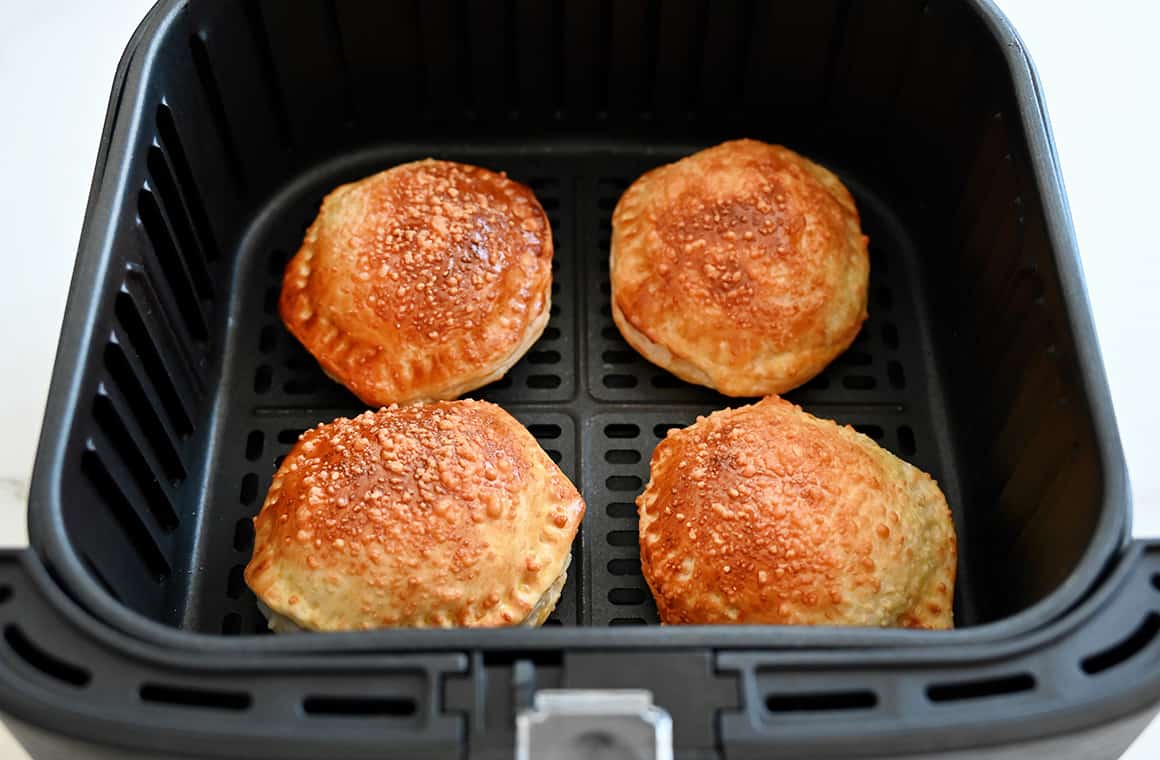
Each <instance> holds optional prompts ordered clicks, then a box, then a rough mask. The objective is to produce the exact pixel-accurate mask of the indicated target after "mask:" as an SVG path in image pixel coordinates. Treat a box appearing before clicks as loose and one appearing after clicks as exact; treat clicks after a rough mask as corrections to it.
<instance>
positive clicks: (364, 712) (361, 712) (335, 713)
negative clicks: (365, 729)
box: [302, 695, 417, 718]
mask: <svg viewBox="0 0 1160 760" xmlns="http://www.w3.org/2000/svg"><path fill="white" fill-rule="evenodd" d="M416 709H417V707H416V705H415V700H414V699H411V698H409V697H368V696H351V697H341V696H318V695H311V696H308V697H306V698H305V699H303V700H302V710H303V712H305V713H306V714H307V715H311V716H323V717H351V718H361V717H367V716H391V717H409V716H411V715H414V714H415V712H416Z"/></svg>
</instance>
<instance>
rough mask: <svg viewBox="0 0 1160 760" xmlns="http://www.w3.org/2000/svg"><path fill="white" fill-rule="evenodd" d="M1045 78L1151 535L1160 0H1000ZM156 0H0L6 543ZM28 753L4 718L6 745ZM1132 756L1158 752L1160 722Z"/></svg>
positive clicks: (1, 439) (1137, 495) (1145, 759)
mask: <svg viewBox="0 0 1160 760" xmlns="http://www.w3.org/2000/svg"><path fill="white" fill-rule="evenodd" d="M999 1H1000V5H1001V7H1002V8H1003V9H1004V11H1005V12H1006V13H1007V14H1008V16H1009V17H1010V18H1011V20H1012V22H1013V23H1014V25H1015V28H1016V29H1018V30H1019V32H1020V34H1021V35H1022V36H1023V39H1024V41H1025V42H1026V44H1027V47H1028V49H1029V50H1030V51H1031V54H1032V57H1033V58H1034V60H1035V63H1036V65H1037V67H1038V70H1039V74H1040V77H1041V78H1042V80H1043V86H1044V90H1045V91H1046V98H1047V104H1048V109H1049V111H1050V116H1051V121H1052V125H1053V128H1054V130H1055V140H1056V144H1057V146H1058V149H1059V155H1060V161H1061V163H1062V165H1063V174H1064V180H1065V182H1066V184H1067V191H1068V196H1069V198H1070V201H1071V208H1072V215H1073V217H1074V221H1075V229H1076V234H1077V236H1078V239H1079V246H1080V250H1081V252H1082V254H1083V265H1084V270H1085V273H1086V275H1087V285H1088V292H1089V295H1090V298H1091V302H1092V309H1093V311H1094V313H1095V320H1096V327H1097V330H1098V332H1099V337H1100V343H1101V346H1102V349H1103V355H1104V362H1105V364H1106V366H1107V371H1108V376H1109V378H1110V382H1111V388H1112V397H1113V401H1114V404H1115V408H1116V416H1117V420H1118V422H1119V426H1120V434H1121V436H1122V438H1123V442H1124V448H1125V450H1126V452H1127V457H1128V466H1129V471H1130V475H1131V479H1132V493H1133V498H1134V500H1135V515H1134V532H1135V533H1136V535H1139V536H1160V449H1158V446H1157V443H1156V440H1157V437H1156V433H1155V431H1156V430H1158V429H1160V404H1158V403H1157V402H1156V394H1155V391H1154V386H1155V385H1156V381H1157V376H1158V371H1160V353H1158V348H1160V243H1158V242H1157V234H1156V232H1155V231H1154V230H1153V225H1154V224H1156V221H1157V218H1158V217H1160V208H1158V207H1157V202H1156V200H1155V198H1156V195H1155V190H1154V187H1155V184H1156V181H1157V178H1160V150H1157V142H1158V139H1160V105H1158V100H1160V97H1158V96H1160V85H1158V81H1160V43H1157V40H1156V37H1155V30H1156V29H1157V28H1158V27H1160V3H1156V2H1155V0H1105V1H1104V2H1096V1H1095V0H1075V1H1072V0H999ZM150 5H151V3H150V2H148V0H99V1H97V2H94V1H93V0H37V1H35V2H18V1H17V0H0V230H3V238H2V240H3V253H0V256H2V259H0V260H2V261H4V262H7V264H6V267H7V268H6V269H5V270H4V272H5V274H4V277H5V280H6V282H5V285H4V297H3V298H2V299H0V335H2V337H3V341H2V345H4V346H6V348H5V350H4V351H3V352H0V398H2V399H3V400H4V401H3V404H0V430H3V431H4V434H3V435H0V545H7V546H15V545H22V544H25V543H26V542H27V536H26V532H25V527H24V519H25V504H24V499H25V494H26V492H27V489H28V477H29V472H30V470H31V467H32V458H33V453H34V451H35V448H36V437H37V432H38V430H39V429H40V423H41V415H42V410H43V405H44V400H45V396H46V393H47V389H48V378H49V372H50V370H51V367H52V360H53V355H54V352H55V350H56V341H57V334H58V331H59V329H60V323H61V315H62V313H63V309H64V301H65V294H66V291H67V287H68V282H69V277H70V274H71V272H72V267H73V257H74V255H75V251H76V245H77V239H78V236H79V234H80V225H81V217H82V214H83V212H84V206H85V200H86V198H87V195H88V190H89V180H90V178H91V174H92V169H93V162H94V158H95V155H96V149H97V141H98V139H99V137H100V130H101V124H102V121H103V118H104V114H105V106H106V100H107V98H108V94H109V90H110V87H111V83H112V77H113V69H114V67H115V65H116V62H117V59H118V57H119V56H120V54H121V51H122V49H123V48H124V45H125V42H126V41H127V40H128V38H129V35H130V34H131V33H132V31H133V29H134V27H135V26H136V24H137V22H138V21H139V20H140V19H141V17H142V16H143V15H144V14H145V12H146V10H147V9H148V7H149V6H150ZM23 757H25V755H24V753H23V752H22V750H20V748H19V747H18V746H17V745H16V743H15V742H13V741H12V739H11V738H10V737H9V736H8V735H7V733H6V732H4V731H3V729H2V728H0V758H23ZM1124 757H1125V758H1126V760H1152V759H1153V758H1156V757H1160V721H1158V722H1157V723H1154V724H1153V725H1152V726H1151V727H1150V728H1149V730H1148V731H1147V732H1146V733H1145V734H1144V735H1143V736H1142V737H1141V739H1140V740H1139V741H1137V742H1136V744H1135V745H1134V746H1133V748H1132V749H1131V750H1130V751H1129V752H1128V753H1127V754H1126V755H1125V756H1124Z"/></svg>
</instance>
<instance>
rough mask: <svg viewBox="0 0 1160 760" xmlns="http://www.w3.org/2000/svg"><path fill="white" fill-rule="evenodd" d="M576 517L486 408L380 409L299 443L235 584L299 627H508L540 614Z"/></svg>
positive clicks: (546, 474)
mask: <svg viewBox="0 0 1160 760" xmlns="http://www.w3.org/2000/svg"><path fill="white" fill-rule="evenodd" d="M583 516H584V501H583V500H582V499H581V497H580V494H579V493H578V492H577V491H576V488H575V487H574V486H573V485H572V483H571V482H569V481H568V479H567V477H565V476H564V474H563V473H562V472H560V469H559V468H558V467H557V466H556V465H555V463H554V462H552V460H551V459H550V458H549V457H548V456H547V454H545V453H544V451H543V450H542V449H541V448H540V446H539V444H538V443H537V442H536V440H535V438H533V437H532V435H531V434H530V433H529V432H528V431H527V430H526V429H525V428H524V427H523V426H522V425H520V424H519V423H518V422H517V421H516V420H515V419H514V418H512V417H511V415H509V414H508V413H507V412H505V411H503V410H502V409H500V408H499V407H498V406H495V405H494V404H490V403H487V402H483V401H445V402H435V403H431V404H418V405H413V406H406V407H391V408H388V409H383V410H381V411H379V412H366V413H364V414H361V415H359V416H358V417H355V418H354V419H345V418H342V419H338V420H335V421H334V422H332V423H329V424H326V425H319V426H318V427H317V428H314V429H312V430H308V431H306V432H305V433H304V434H303V435H302V437H301V438H300V439H299V441H298V443H297V444H296V445H295V446H294V448H293V449H292V450H291V451H290V453H289V454H288V455H287V457H286V459H285V461H284V462H283V463H282V466H281V467H280V468H279V469H278V472H277V473H276V474H275V476H274V480H273V483H272V484H271V486H270V491H269V494H268V495H267V497H266V501H265V503H264V504H263V505H262V509H261V511H260V512H259V513H258V516H257V517H256V518H255V519H254V533H255V540H254V554H253V557H252V559H251V561H250V563H249V565H248V566H247V567H246V570H245V578H246V582H247V583H248V584H249V586H250V588H251V589H253V591H254V593H255V594H256V595H257V596H258V598H259V599H260V600H261V601H262V602H263V603H265V604H266V605H267V606H268V607H269V608H270V610H271V611H273V612H274V613H276V614H278V615H282V616H285V617H286V618H288V619H289V620H290V621H292V622H293V623H294V624H295V625H297V626H299V627H302V628H307V629H311V630H352V629H364V628H376V627H387V626H406V627H456V626H479V627H490V626H504V625H516V624H519V623H521V622H522V621H524V620H525V619H526V618H528V617H529V615H531V614H532V613H533V612H536V614H537V615H538V614H539V613H540V612H542V611H543V609H544V607H543V605H541V607H540V609H539V610H537V609H536V607H537V603H538V602H539V600H541V599H542V598H544V596H545V593H546V592H549V591H550V590H551V589H552V587H553V582H554V581H555V580H556V579H557V578H559V577H560V576H561V575H562V574H563V573H564V571H565V568H566V566H567V560H568V559H569V557H570V550H571V545H572V540H573V538H575V535H576V530H577V528H578V527H579V524H580V520H581V519H582V518H583ZM557 594H558V590H557ZM550 601H551V603H552V604H551V605H550V606H548V607H547V611H548V612H550V611H551V606H554V602H555V600H554V598H553V599H551V600H550ZM544 614H545V616H546V613H544ZM533 617H534V616H533ZM533 622H537V621H533Z"/></svg>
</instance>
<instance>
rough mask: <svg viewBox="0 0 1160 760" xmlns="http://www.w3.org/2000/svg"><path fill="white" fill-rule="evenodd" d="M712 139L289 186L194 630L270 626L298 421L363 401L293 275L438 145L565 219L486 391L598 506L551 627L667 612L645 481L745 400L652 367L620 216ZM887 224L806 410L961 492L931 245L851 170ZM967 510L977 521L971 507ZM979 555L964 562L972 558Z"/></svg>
mask: <svg viewBox="0 0 1160 760" xmlns="http://www.w3.org/2000/svg"><path fill="white" fill-rule="evenodd" d="M695 149H696V148H695V146H679V147H677V146H674V147H671V148H666V149H664V150H660V151H658V150H657V148H656V147H655V145H654V146H650V147H649V148H647V149H646V148H644V147H643V146H641V147H640V148H639V149H638V150H636V151H633V150H631V149H628V150H626V148H625V146H624V144H623V143H620V144H618V146H617V148H616V150H615V153H613V152H611V151H610V150H607V149H605V148H602V147H601V146H600V145H592V146H571V147H570V148H569V149H568V150H563V149H561V148H560V147H558V146H553V145H544V146H543V147H540V148H537V147H526V146H523V147H521V148H520V149H518V150H511V151H510V152H504V151H503V149H497V148H495V147H490V148H473V147H470V146H452V147H442V148H437V147H433V146H432V147H427V146H420V147H415V146H411V147H410V148H409V149H403V150H401V149H398V148H395V149H394V150H392V151H391V152H385V151H384V152H383V153H380V154H376V155H366V154H362V155H360V156H359V157H358V158H352V159H347V160H339V161H335V162H332V163H330V164H327V165H324V166H322V167H319V168H317V169H315V170H314V171H312V172H311V173H310V174H309V175H307V176H303V177H301V178H300V179H299V181H297V182H296V183H294V184H292V185H291V186H290V187H289V188H288V189H287V190H285V191H284V192H283V193H281V194H280V195H278V196H277V197H275V198H274V199H273V200H272V201H271V202H270V203H269V205H268V206H267V207H266V209H265V210H264V212H263V213H261V214H259V215H258V216H257V217H256V218H257V222H256V223H255V224H254V225H253V227H252V228H251V229H250V230H249V234H247V235H246V236H245V238H244V243H243V250H242V251H241V252H240V256H239V259H238V272H237V276H236V277H235V278H234V283H235V286H234V290H233V293H232V296H231V303H230V315H231V316H230V325H231V331H230V336H229V343H228V345H227V347H226V359H225V369H224V378H225V380H224V382H225V383H226V386H225V387H224V388H223V389H222V393H221V395H220V405H219V407H218V415H219V420H220V422H221V424H220V426H219V429H218V434H217V435H216V436H215V437H214V443H213V449H212V451H211V453H210V456H211V462H210V466H209V468H208V472H209V477H210V481H209V484H208V485H209V487H208V490H207V497H208V498H207V500H206V504H205V505H204V508H203V510H202V515H201V530H200V536H199V538H200V540H198V541H196V542H195V544H196V547H197V551H198V552H199V554H200V556H199V557H197V558H196V561H195V563H194V566H195V567H198V568H201V572H200V573H199V574H198V577H197V578H196V579H195V581H194V583H193V584H192V585H191V588H190V594H191V597H190V598H189V600H188V604H187V605H186V609H185V611H184V616H183V617H184V620H183V621H182V625H183V627H187V628H191V629H194V630H200V631H206V632H221V633H226V634H238V633H251V632H263V631H264V630H265V621H264V620H263V618H262V616H261V614H260V613H259V612H258V610H257V608H256V606H255V604H254V599H253V596H252V595H251V594H250V592H249V590H248V589H247V588H246V586H245V583H244V582H243V579H242V568H243V567H244V565H245V563H246V562H247V561H248V559H249V555H250V551H251V548H252V540H253V536H252V529H251V527H250V518H251V517H252V516H253V515H254V514H255V512H256V511H257V510H258V508H259V507H260V506H261V502H262V499H263V497H264V495H265V492H266V489H267V488H268V486H269V483H270V479H271V476H272V474H273V472H274V470H275V468H276V467H277V466H278V464H279V463H280V461H281V457H283V456H284V455H285V454H286V452H287V451H288V450H289V448H290V446H291V445H292V444H293V443H294V441H295V440H296V438H297V436H298V434H299V433H300V432H301V431H302V430H304V429H305V428H307V427H309V426H313V425H315V424H317V423H318V422H320V421H328V420H331V419H333V418H334V417H336V416H340V415H348V414H351V413H357V412H359V411H361V410H362V409H363V408H364V407H363V406H362V405H361V404H360V403H359V402H358V400H357V399H355V398H354V397H353V396H352V395H351V394H350V393H349V392H347V391H346V390H345V389H344V388H342V387H341V386H339V385H337V384H336V383H334V382H333V381H331V380H329V379H328V378H326V376H325V375H324V374H323V373H322V372H321V370H320V369H319V368H318V366H317V364H316V363H315V362H314V360H313V358H312V357H311V356H310V355H309V354H308V353H307V352H306V351H305V350H304V349H303V348H302V347H301V346H300V345H299V344H298V343H297V342H296V341H295V340H294V339H293V338H292V337H291V336H290V335H289V333H287V332H286V330H285V329H284V328H283V327H282V325H281V322H280V320H279V317H278V314H277V299H278V292H279V288H280V285H281V277H282V271H283V268H284V266H285V263H286V261H287V259H288V258H289V256H290V255H291V254H292V253H293V252H294V251H295V250H296V249H297V246H298V244H299V243H300V241H301V239H302V234H303V231H304V230H305V227H306V226H307V225H308V224H309V223H310V221H311V220H312V219H313V217H314V214H315V213H316V211H317V209H318V204H319V201H320V199H321V197H322V196H323V195H324V194H325V193H326V192H327V191H329V190H330V189H331V188H333V187H334V186H336V185H338V184H340V183H342V182H345V181H349V180H351V179H354V178H357V177H361V176H365V175H367V174H370V173H372V172H374V171H377V170H379V169H382V168H384V167H387V166H390V165H393V164H396V163H399V162H402V161H406V160H412V159H415V158H421V157H425V156H428V155H434V156H438V157H441V158H449V159H453V160H461V161H467V162H471V163H476V164H480V165H483V166H487V167H491V168H496V169H503V170H506V171H507V172H508V174H509V175H511V176H512V177H514V178H515V179H517V180H519V181H522V182H525V183H527V184H528V185H530V186H531V187H532V188H533V189H534V190H535V192H536V194H537V196H538V197H539V199H540V201H541V202H542V203H543V205H544V208H545V209H546V210H547V212H548V214H549V216H550V217H551V220H552V229H553V233H554V240H555V249H556V259H555V262H554V264H553V268H554V282H553V286H552V290H553V306H552V315H551V321H550V322H549V326H548V328H547V330H546V331H545V333H544V336H543V338H542V339H541V340H540V341H539V342H538V343H537V344H536V345H535V346H534V347H533V348H532V350H531V351H529V353H528V354H527V356H525V357H524V358H523V360H521V361H520V362H519V363H518V364H517V365H516V366H515V367H514V368H513V369H512V371H511V372H510V373H509V374H508V375H507V376H506V377H504V378H503V379H502V380H500V381H499V382H496V383H494V384H492V385H490V386H488V387H487V388H484V389H481V390H480V391H478V392H477V393H475V394H471V395H473V396H476V397H480V398H486V399H489V400H491V401H494V402H496V403H498V404H500V405H502V406H503V407H505V408H506V409H507V410H508V411H510V412H511V413H512V414H513V415H515V416H516V417H517V418H518V419H520V420H521V421H522V422H523V423H524V424H525V425H527V426H528V427H529V428H530V429H531V431H532V433H533V434H535V436H536V437H537V439H538V440H539V441H540V442H541V444H542V445H543V447H544V449H545V450H546V451H547V452H548V453H549V454H550V455H551V457H552V458H553V459H554V460H556V461H557V462H558V463H559V464H560V466H561V468H562V469H563V470H564V472H565V473H566V474H567V475H568V476H569V477H570V478H572V479H573V481H574V482H575V483H576V484H577V486H578V487H579V488H580V490H581V492H582V493H583V495H584V498H585V500H586V501H587V504H588V514H587V517H586V518H585V520H584V523H583V527H582V530H581V533H580V536H579V537H578V539H577V541H576V545H575V546H574V548H573V551H574V557H573V565H572V570H571V571H570V576H569V580H568V585H567V587H566V588H565V591H564V594H563V596H562V598H561V601H560V604H559V606H558V607H557V609H556V612H555V614H554V615H553V616H552V618H551V620H550V621H549V624H550V625H596V626H606V625H644V624H652V623H656V622H657V617H656V609H655V607H654V605H653V602H652V599H651V596H650V594H649V592H648V588H647V586H646V585H645V583H644V579H643V578H642V577H641V574H640V565H639V559H638V549H637V532H636V528H637V523H636V508H635V506H634V504H633V501H634V499H635V498H636V496H637V494H639V493H640V491H641V490H642V489H643V487H644V484H645V482H647V479H648V462H649V457H650V456H651V454H652V450H653V448H654V447H655V446H656V444H657V442H658V441H659V440H660V438H661V437H663V436H664V434H665V431H666V430H667V429H668V428H670V427H673V426H683V425H687V424H689V423H691V422H692V421H693V420H694V419H695V418H696V417H697V416H698V415H700V414H705V413H708V412H710V411H712V410H715V409H720V408H723V407H727V406H735V405H738V404H742V403H746V402H745V400H741V399H729V398H725V397H722V396H719V395H717V394H716V393H714V392H712V391H709V390H707V389H704V388H699V387H696V386H692V385H689V384H686V383H684V382H682V381H680V380H678V379H676V378H674V377H673V376H672V375H670V374H668V373H667V372H664V371H663V370H660V369H658V368H657V367H654V366H652V365H650V364H649V363H648V362H646V361H644V360H643V359H642V358H641V357H640V356H638V355H637V354H636V352H635V351H633V350H632V349H631V348H629V346H628V345H627V344H626V343H625V342H624V341H623V340H622V339H621V338H620V335H619V334H618V332H617V330H616V327H615V326H614V325H613V323H612V318H611V315H610V311H609V284H608V244H609V233H610V222H609V219H610V215H611V212H612V209H613V207H614V206H615V204H616V201H617V199H618V198H619V196H620V193H621V192H622V191H623V190H624V188H625V187H627V185H628V184H629V183H630V182H631V181H632V179H633V178H634V177H636V176H638V175H639V174H640V173H642V172H644V171H646V170H647V169H650V168H652V167H653V166H656V165H658V164H662V163H666V162H668V161H671V160H674V159H675V158H677V157H679V156H681V155H685V154H687V153H689V152H691V151H693V150H695ZM836 168H837V169H838V170H839V171H840V169H841V167H836ZM845 179H846V181H847V183H848V184H849V186H850V187H851V189H852V191H853V192H854V195H855V196H856V198H857V200H858V204H859V209H860V211H861V214H862V222H863V227H864V229H865V231H866V233H867V234H868V235H869V236H870V241H871V242H870V252H871V295H870V319H869V320H868V321H867V323H866V325H865V327H864V328H863V330H862V332H861V334H860V335H859V336H858V339H857V340H856V341H855V343H854V345H853V346H852V347H851V348H850V350H848V351H847V352H846V353H845V354H844V355H843V356H841V357H840V358H839V359H838V360H837V361H835V362H834V363H833V364H832V365H831V366H830V367H829V368H828V369H827V370H826V371H825V373H824V374H822V375H821V376H820V377H818V378H816V379H815V380H813V381H812V382H810V383H809V384H808V385H806V386H805V387H803V388H800V389H798V390H797V391H795V392H793V393H792V394H789V398H791V399H792V400H794V401H795V402H798V403H800V404H802V405H803V406H804V407H805V408H806V409H807V410H809V411H811V412H813V413H815V414H817V415H819V416H824V417H830V418H833V419H836V420H837V421H839V422H841V423H847V424H850V425H853V426H854V427H855V428H857V429H858V430H860V431H862V432H863V433H865V434H867V435H869V436H870V437H872V438H873V439H875V440H876V441H877V442H878V443H880V444H881V445H883V446H885V447H886V448H888V449H890V450H892V451H894V452H896V453H897V454H899V455H900V456H902V457H904V458H906V459H907V460H909V461H911V462H913V463H914V464H915V465H917V466H918V467H920V468H922V469H924V470H926V471H928V472H930V473H931V474H932V475H933V476H934V477H935V478H936V479H938V481H939V482H940V484H941V485H942V487H943V489H944V490H945V491H946V493H947V497H948V500H949V501H950V503H951V504H952V505H956V506H957V505H960V504H961V503H962V499H961V498H960V493H959V485H958V484H959V480H958V477H957V474H956V467H955V462H954V457H953V447H952V446H951V445H950V442H949V440H948V439H947V437H946V428H947V426H946V424H945V419H944V411H943V406H942V402H941V398H940V394H939V390H938V388H937V387H936V385H935V383H934V380H933V373H932V371H931V370H930V366H931V362H932V361H933V359H932V358H931V352H930V351H929V335H928V334H927V331H926V327H927V323H926V314H925V310H924V308H923V307H922V304H921V303H920V299H919V298H918V297H917V296H918V292H919V288H918V284H917V283H918V279H917V277H918V275H917V272H916V271H915V267H916V261H915V256H916V252H915V249H914V247H913V246H912V244H911V242H910V241H909V240H908V239H907V237H906V234H905V232H904V230H903V229H902V227H901V226H900V225H899V224H898V222H897V220H896V219H895V218H893V217H892V215H891V214H890V212H889V210H888V209H887V208H886V206H885V205H884V204H883V203H882V202H881V201H880V200H879V199H877V198H875V197H874V196H873V195H872V194H871V193H870V191H868V190H867V189H866V188H863V187H861V186H860V185H859V184H858V183H857V181H856V178H853V177H848V176H847V177H845ZM955 519H956V522H958V523H959V524H960V529H961V520H960V517H959V515H958V514H956V516H955ZM964 564H965V563H962V562H960V565H961V566H962V565H964ZM956 596H957V599H956V604H957V609H956V617H957V620H958V622H959V623H960V625H962V624H970V622H971V619H972V612H971V610H972V606H971V587H970V583H969V578H965V577H960V582H959V585H958V589H957V595H956Z"/></svg>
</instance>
